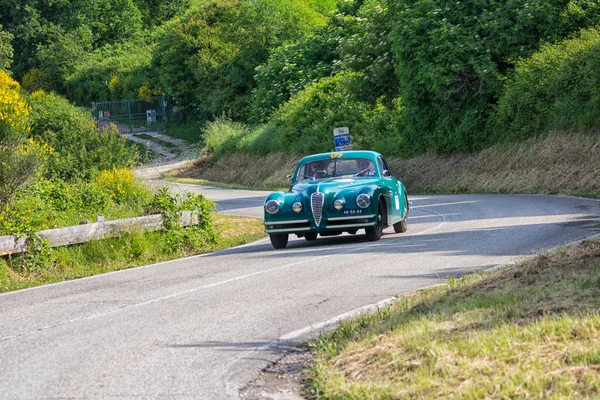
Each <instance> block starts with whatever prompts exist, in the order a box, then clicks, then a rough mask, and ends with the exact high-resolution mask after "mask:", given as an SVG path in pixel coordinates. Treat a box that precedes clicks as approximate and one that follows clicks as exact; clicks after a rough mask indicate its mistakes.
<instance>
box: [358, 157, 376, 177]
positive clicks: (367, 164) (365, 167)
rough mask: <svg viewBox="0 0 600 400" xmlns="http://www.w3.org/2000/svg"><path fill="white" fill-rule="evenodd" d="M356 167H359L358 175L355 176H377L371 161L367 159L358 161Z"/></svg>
mask: <svg viewBox="0 0 600 400" xmlns="http://www.w3.org/2000/svg"><path fill="white" fill-rule="evenodd" d="M356 166H357V167H358V173H356V175H354V176H375V170H374V169H373V168H372V164H371V161H369V160H367V159H366V158H359V159H358V160H356Z"/></svg>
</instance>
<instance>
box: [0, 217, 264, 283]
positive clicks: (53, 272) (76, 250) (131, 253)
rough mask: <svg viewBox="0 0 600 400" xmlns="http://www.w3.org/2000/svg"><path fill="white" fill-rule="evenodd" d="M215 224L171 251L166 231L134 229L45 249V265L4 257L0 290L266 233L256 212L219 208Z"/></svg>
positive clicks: (214, 247)
mask: <svg viewBox="0 0 600 400" xmlns="http://www.w3.org/2000/svg"><path fill="white" fill-rule="evenodd" d="M214 224H215V227H216V229H217V232H218V235H219V239H218V240H217V241H216V242H214V243H213V242H206V243H204V244H202V245H201V246H200V247H198V248H196V249H189V248H180V249H178V250H177V251H166V250H165V249H168V248H169V246H168V243H166V241H168V238H167V237H166V236H165V235H164V234H163V233H162V232H147V233H141V232H130V233H127V234H124V235H122V236H121V237H119V238H112V239H103V240H96V241H91V242H88V243H84V244H82V245H75V246H68V247H58V248H55V249H53V250H51V251H50V253H49V254H46V255H45V256H46V257H47V259H48V261H46V262H44V265H43V266H41V265H40V262H35V261H36V260H27V259H24V258H23V257H22V256H16V257H4V258H0V293H1V292H9V291H13V290H18V289H23V288H27V287H33V286H39V285H44V284H48V283H55V282H61V281H66V280H71V279H77V278H83V277H86V276H92V275H98V274H102V273H106V272H111V271H118V270H123V269H128V268H133V267H137V266H142V265H148V264H153V263H157V262H161V261H168V260H173V259H176V258H181V257H187V256H192V255H196V254H202V253H207V252H212V251H217V250H222V249H225V248H229V247H233V246H238V245H241V244H244V243H248V242H252V241H255V240H258V239H260V238H262V237H264V236H265V233H264V227H263V224H262V222H261V221H259V220H257V219H253V218H242V217H229V216H223V215H218V214H217V215H215V216H214ZM38 261H39V260H38Z"/></svg>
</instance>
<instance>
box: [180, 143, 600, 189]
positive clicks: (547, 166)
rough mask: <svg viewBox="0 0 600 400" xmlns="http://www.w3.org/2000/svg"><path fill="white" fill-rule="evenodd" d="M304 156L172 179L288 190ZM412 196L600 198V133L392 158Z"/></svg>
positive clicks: (253, 159) (240, 159)
mask: <svg viewBox="0 0 600 400" xmlns="http://www.w3.org/2000/svg"><path fill="white" fill-rule="evenodd" d="M299 159H300V156H297V155H290V154H285V153H271V154H269V155H266V156H255V155H251V154H247V153H234V154H226V155H224V156H222V157H221V158H219V159H218V160H213V159H211V158H209V157H203V158H200V159H198V160H196V162H195V163H194V164H193V165H191V166H189V167H187V168H185V169H182V170H179V171H177V172H176V173H175V174H174V175H173V176H174V177H176V178H191V179H201V180H206V181H211V182H221V183H225V184H230V185H239V186H243V187H251V188H261V189H274V188H285V187H287V186H288V180H287V178H286V175H287V174H289V173H292V172H293V170H294V167H295V165H296V162H297V161H298V160H299ZM388 161H389V162H390V164H391V168H392V171H393V173H394V175H395V176H396V177H398V178H399V179H400V180H402V181H403V182H404V184H405V185H406V187H407V188H408V191H409V193H432V192H435V193H438V192H444V193H466V192H469V193H563V194H574V195H586V196H595V197H597V196H599V195H600V132H597V131H596V132H591V133H588V134H579V133H564V132H555V133H551V134H548V135H545V136H543V137H540V138H536V139H530V140H528V141H525V142H520V143H517V144H513V145H510V146H508V145H496V146H494V147H491V148H488V149H485V150H482V151H479V152H474V153H465V154H451V155H435V154H425V155H421V156H419V157H415V158H411V159H406V160H404V159H398V158H389V159H388Z"/></svg>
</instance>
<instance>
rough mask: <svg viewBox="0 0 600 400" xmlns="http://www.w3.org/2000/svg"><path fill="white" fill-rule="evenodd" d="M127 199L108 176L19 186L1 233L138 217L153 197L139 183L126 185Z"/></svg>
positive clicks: (0, 220) (0, 216) (3, 215)
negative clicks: (117, 194)
mask: <svg viewBox="0 0 600 400" xmlns="http://www.w3.org/2000/svg"><path fill="white" fill-rule="evenodd" d="M125 189H126V190H128V192H131V193H130V194H129V195H127V194H123V196H122V198H123V199H126V201H119V199H115V198H114V197H113V195H114V193H113V190H111V188H110V187H107V186H106V179H104V180H101V181H99V182H95V181H94V182H84V181H75V182H70V183H67V182H64V181H48V180H41V181H39V182H37V183H35V184H33V185H31V186H29V187H27V188H25V189H23V190H20V191H19V192H18V193H17V195H16V197H15V199H14V200H13V201H12V202H11V204H10V207H8V208H6V209H4V210H2V212H0V235H4V234H14V233H26V232H37V231H41V230H44V229H51V228H58V227H63V226H70V225H77V224H78V223H79V222H80V221H83V220H88V221H94V222H95V221H96V217H97V216H98V215H103V216H104V217H105V219H106V220H110V219H120V218H130V217H136V216H139V215H141V214H142V213H143V211H144V207H145V205H146V204H147V203H148V202H149V201H150V198H151V195H150V192H149V191H148V190H147V189H145V188H143V187H142V186H141V185H140V184H137V185H128V186H125Z"/></svg>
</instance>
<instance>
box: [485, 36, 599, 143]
mask: <svg viewBox="0 0 600 400" xmlns="http://www.w3.org/2000/svg"><path fill="white" fill-rule="evenodd" d="M492 125H493V128H494V131H495V133H496V135H497V137H498V138H508V139H520V138H525V137H528V136H532V135H535V134H538V133H544V132H547V131H550V130H555V129H566V130H585V129H589V128H593V127H600V28H595V29H587V30H583V31H582V32H581V33H580V35H579V36H577V37H574V38H572V39H569V40H565V41H563V42H560V43H557V44H553V45H546V46H543V47H542V48H541V49H540V51H538V52H536V53H534V54H533V55H532V56H531V57H530V58H525V59H521V60H520V61H519V62H518V63H517V66H516V68H515V72H514V74H512V75H511V77H510V79H509V81H508V83H507V84H506V87H505V90H504V92H503V95H502V96H501V98H500V100H499V102H498V106H497V108H496V110H495V113H494V116H493V119H492Z"/></svg>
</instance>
